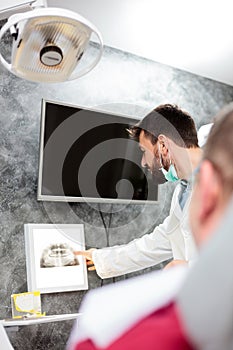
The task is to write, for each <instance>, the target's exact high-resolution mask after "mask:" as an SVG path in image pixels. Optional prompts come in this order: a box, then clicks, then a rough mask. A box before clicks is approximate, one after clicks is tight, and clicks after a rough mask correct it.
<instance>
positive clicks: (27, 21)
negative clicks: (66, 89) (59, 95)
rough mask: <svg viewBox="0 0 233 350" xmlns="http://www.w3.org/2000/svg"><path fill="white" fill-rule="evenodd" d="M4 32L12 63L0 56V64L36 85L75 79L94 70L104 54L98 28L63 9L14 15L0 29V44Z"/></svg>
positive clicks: (43, 9) (48, 9) (45, 9)
mask: <svg viewBox="0 0 233 350" xmlns="http://www.w3.org/2000/svg"><path fill="white" fill-rule="evenodd" d="M7 31H10V33H11V35H12V37H13V43H12V50H11V62H7V60H6V59H5V58H4V57H3V55H2V53H1V52H0V61H1V63H2V64H3V66H4V67H5V68H7V69H8V70H9V71H10V72H12V73H13V74H15V75H17V76H18V77H20V78H23V79H27V80H31V81H35V82H52V83H55V82H56V83H57V82H63V81H67V80H73V79H77V78H79V77H81V76H82V75H84V74H86V73H88V72H89V71H90V70H91V69H93V68H94V67H95V66H96V64H97V63H98V62H99V60H100V58H101V55H102V51H103V41H102V37H101V34H100V33H99V31H98V30H97V28H95V26H94V25H93V24H92V23H90V22H89V21H88V20H86V19H85V18H83V17H82V16H80V15H79V14H77V13H75V12H73V11H69V10H66V9H61V8H48V7H46V8H35V9H33V10H32V11H30V12H25V13H19V14H14V15H12V16H11V17H9V19H8V21H7V22H6V23H5V25H3V27H2V28H1V31H0V41H1V40H2V38H3V36H4V34H5V33H6V32H7ZM92 35H95V36H96V38H97V40H96V41H95V42H92V41H91V40H90V39H91V36H92ZM88 48H89V55H86V51H87V49H88ZM84 61H85V62H84Z"/></svg>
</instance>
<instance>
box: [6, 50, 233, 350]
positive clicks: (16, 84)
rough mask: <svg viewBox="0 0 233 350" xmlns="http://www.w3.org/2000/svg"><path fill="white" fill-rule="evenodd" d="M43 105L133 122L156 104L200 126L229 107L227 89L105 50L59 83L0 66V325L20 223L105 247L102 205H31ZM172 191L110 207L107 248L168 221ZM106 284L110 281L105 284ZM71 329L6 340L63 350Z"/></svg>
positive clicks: (60, 303)
mask: <svg viewBox="0 0 233 350" xmlns="http://www.w3.org/2000/svg"><path fill="white" fill-rule="evenodd" d="M5 49H7V45H6V47H4V50H5ZM42 98H45V99H50V100H55V101H64V102H67V103H70V104H75V105H79V104H80V105H83V106H91V107H93V106H100V107H102V108H105V109H107V110H109V111H114V112H119V113H124V114H125V113H127V114H130V115H132V116H138V117H142V116H143V115H144V114H145V113H146V112H148V111H149V110H150V109H152V108H154V107H155V106H157V105H158V104H161V103H176V104H178V105H179V106H180V107H182V108H183V109H186V110H187V111H188V112H189V113H190V114H191V115H192V116H193V118H194V119H195V122H196V125H197V127H199V126H201V125H202V124H204V123H207V122H209V121H210V120H211V117H212V116H213V115H214V114H215V113H216V112H217V111H218V110H219V109H220V108H221V107H222V106H224V105H225V104H226V103H228V102H230V101H232V99H233V87H230V86H227V85H224V84H221V83H218V82H215V81H211V80H208V79H205V78H202V77H199V76H195V75H192V74H190V73H187V72H184V71H180V70H177V69H173V68H171V67H168V66H165V65H162V64H159V63H155V62H152V61H149V60H146V59H143V58H141V57H137V56H134V55H131V54H129V53H125V52H121V51H118V50H115V49H112V48H109V47H106V48H105V50H104V55H103V58H102V60H101V62H100V63H99V65H98V66H97V67H96V68H95V69H94V70H93V71H92V72H90V73H89V74H88V75H86V76H84V77H82V78H80V79H79V80H77V81H72V82H67V83H62V84H53V85H49V84H47V85H46V84H36V83H32V82H29V81H24V80H21V79H19V78H17V77H15V76H14V75H12V74H10V73H9V72H7V71H6V70H5V69H4V68H3V67H2V66H0V106H1V113H0V116H1V117H0V174H1V181H0V186H1V189H0V223H1V228H0V262H1V269H0V281H1V284H0V300H1V303H0V318H6V317H10V316H11V309H10V295H11V294H12V293H20V292H25V291H26V290H27V281H26V262H25V244H24V229H23V225H24V224H25V223H51V222H53V223H83V224H84V227H85V238H86V245H87V247H95V246H98V247H102V246H106V231H105V229H104V225H103V221H102V219H101V216H100V213H99V209H100V208H101V209H102V210H103V211H104V214H103V216H104V219H105V220H106V223H107V225H108V222H109V217H110V216H109V213H108V210H110V209H109V206H108V205H103V204H102V205H101V207H99V206H98V205H94V206H93V205H91V206H90V205H88V204H87V203H76V204H72V205H71V206H69V205H67V204H66V203H55V202H47V203H45V202H38V201H37V199H36V195H37V193H36V192H37V178H38V156H39V132H40V130H39V129H40V113H41V112H40V108H41V99H42ZM172 191H173V186H171V185H169V184H165V185H162V186H161V187H160V190H159V193H160V197H159V198H160V201H159V203H158V204H155V205H153V206H151V205H146V206H145V205H135V204H134V205H128V206H126V207H125V206H124V205H120V204H114V205H113V207H112V208H111V209H112V210H113V212H114V213H113V215H112V221H111V228H110V230H109V244H110V245H114V244H121V243H125V242H128V241H130V240H132V239H133V238H135V237H140V236H142V235H143V234H145V233H147V232H149V231H150V230H151V229H152V228H153V227H154V226H155V225H157V224H159V223H160V222H162V220H163V219H164V218H165V217H166V215H167V214H168V210H169V203H170V199H171V194H172ZM159 267H160V266H159ZM157 268H158V267H157ZM130 276H131V275H130ZM130 276H123V277H122V278H128V277H130ZM61 278H62V277H61ZM88 279H89V288H96V287H99V286H100V285H101V283H102V281H101V280H100V278H98V277H97V276H96V274H95V272H90V273H89V274H88ZM112 282H113V280H112V279H110V280H106V281H105V282H104V283H112ZM84 293H85V292H83V291H78V292H67V293H52V294H43V295H42V308H43V311H44V312H46V313H47V314H48V315H49V314H54V313H58V314H60V313H74V312H77V310H78V307H79V305H80V302H81V300H82V297H83V295H84ZM71 326H72V321H66V322H58V323H50V324H48V325H37V326H28V327H23V328H21V329H20V330H19V331H18V332H11V333H10V339H11V341H12V344H13V345H14V347H15V349H16V350H21V349H23V350H27V349H34V350H36V349H46V350H48V349H51V350H55V349H56V350H60V349H64V346H65V343H66V341H67V338H68V335H69V332H70V330H71Z"/></svg>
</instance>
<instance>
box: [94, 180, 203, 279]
mask: <svg viewBox="0 0 233 350" xmlns="http://www.w3.org/2000/svg"><path fill="white" fill-rule="evenodd" d="M180 191H181V184H180V183H179V184H178V185H177V186H176V188H175V191H174V194H173V197H172V202H171V208H170V213H169V216H168V217H167V218H166V219H165V220H164V222H163V223H162V224H161V225H159V226H157V227H156V228H155V229H154V231H153V232H152V233H150V234H146V235H144V236H143V237H141V238H138V239H135V240H133V241H131V242H130V243H128V244H124V245H118V246H113V247H108V248H103V249H97V250H95V251H94V252H93V262H94V264H95V267H96V272H97V274H98V275H99V276H100V277H101V278H109V277H114V276H119V275H123V274H126V273H130V272H134V271H137V270H140V269H143V268H146V267H150V266H154V265H156V264H159V263H161V262H163V261H166V260H168V259H170V258H173V259H179V260H186V261H188V262H192V261H193V260H195V258H196V255H197V249H196V244H195V242H194V239H193V237H192V234H191V232H190V229H189V222H188V208H189V202H190V195H189V197H188V199H187V201H186V203H185V205H184V208H183V210H182V209H181V207H180V204H179V193H180ZM190 194H191V191H190Z"/></svg>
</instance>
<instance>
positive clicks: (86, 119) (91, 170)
mask: <svg viewBox="0 0 233 350" xmlns="http://www.w3.org/2000/svg"><path fill="white" fill-rule="evenodd" d="M138 121H139V120H138V119H136V118H131V117H129V116H125V115H120V114H116V113H110V112H106V111H100V110H98V109H96V110H95V109H92V108H86V107H85V108H84V107H81V106H74V105H69V104H66V103H63V102H57V101H56V102H55V101H48V100H44V99H42V108H41V131H40V156H39V176H38V200H48V201H66V202H111V203H113V202H116V203H124V202H125V201H128V202H129V201H130V202H132V203H145V202H149V203H153V202H155V201H157V193H158V186H157V185H156V184H155V183H154V181H153V179H152V176H151V174H150V173H149V172H148V171H147V170H145V169H143V168H142V167H141V157H142V154H141V151H140V149H139V147H138V142H136V141H135V140H132V138H130V136H129V133H128V131H127V129H128V128H129V127H130V126H132V125H135V123H137V122H138Z"/></svg>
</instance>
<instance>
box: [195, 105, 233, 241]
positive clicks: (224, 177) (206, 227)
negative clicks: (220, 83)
mask: <svg viewBox="0 0 233 350" xmlns="http://www.w3.org/2000/svg"><path fill="white" fill-rule="evenodd" d="M232 193H233V103H231V104H230V105H228V106H227V107H226V108H224V109H223V110H222V111H221V112H220V114H219V115H218V116H217V117H216V122H215V123H214V126H213V128H212V129H211V132H210V135H209V137H208V140H207V143H206V145H205V147H204V154H203V160H202V162H201V164H200V168H199V169H198V171H197V174H196V179H195V184H194V191H193V195H192V200H191V205H190V224H191V228H192V231H193V234H194V237H195V239H196V242H197V244H198V245H200V244H202V243H203V242H204V241H205V240H206V239H208V238H209V236H210V235H211V233H212V232H214V230H215V227H216V226H217V225H218V223H219V221H220V219H221V217H222V215H223V214H224V211H225V209H226V206H227V204H228V202H229V200H230V198H231V195H232Z"/></svg>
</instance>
